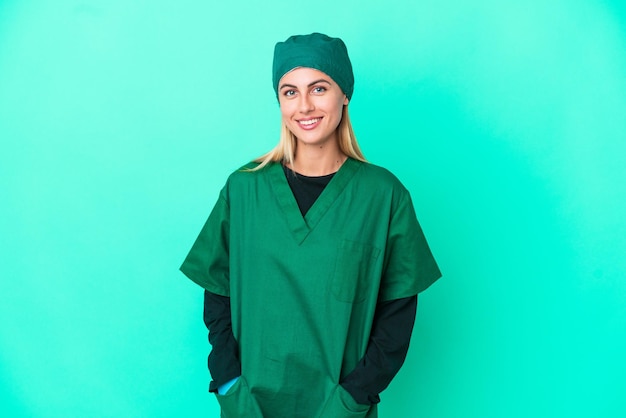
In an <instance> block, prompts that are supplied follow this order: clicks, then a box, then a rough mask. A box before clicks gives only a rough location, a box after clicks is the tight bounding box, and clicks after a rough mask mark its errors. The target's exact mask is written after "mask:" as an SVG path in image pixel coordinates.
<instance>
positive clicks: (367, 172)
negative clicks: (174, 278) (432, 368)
mask: <svg viewBox="0 0 626 418" xmlns="http://www.w3.org/2000/svg"><path fill="white" fill-rule="evenodd" d="M250 167H253V166H248V168H250ZM181 270H182V272H183V273H184V274H185V275H186V276H188V277H189V278H190V279H191V280H193V281H195V282H196V283H197V284H199V285H200V286H202V287H204V288H205V289H207V290H208V291H210V292H213V293H216V294H219V295H223V296H229V297H230V300H231V310H232V328H233V334H234V336H235V339H236V340H237V342H238V344H239V348H240V360H241V371H242V376H241V378H240V379H239V380H238V381H237V383H236V384H235V385H234V386H233V387H232V388H231V390H230V391H229V392H228V393H227V394H226V395H217V398H218V401H219V403H220V406H221V410H222V417H227V418H230V417H233V418H234V417H250V418H255V417H266V418H275V417H289V418H297V417H302V418H315V417H320V418H324V417H332V418H342V417H346V418H348V417H368V418H371V417H377V408H376V405H373V406H371V407H369V406H366V405H359V404H357V403H356V402H355V401H354V399H353V398H352V397H351V396H350V394H349V393H347V392H346V391H345V390H344V389H343V387H342V386H341V385H339V382H340V381H341V379H342V378H343V377H344V376H346V375H347V374H348V373H350V371H352V370H353V369H354V367H355V366H356V365H357V363H358V361H359V360H360V359H361V357H363V355H364V354H365V350H366V348H367V344H368V339H369V335H370V330H371V328H372V322H373V318H374V312H375V310H376V305H377V303H378V302H381V301H386V300H392V299H398V298H403V297H409V296H413V295H415V294H417V293H419V292H421V291H423V290H424V289H426V288H427V287H428V286H430V285H431V284H432V283H433V282H434V281H435V280H437V279H438V278H439V277H440V276H441V274H440V272H439V269H438V267H437V264H436V263H435V260H434V258H433V256H432V254H431V251H430V249H429V247H428V244H427V242H426V239H425V238H424V235H423V233H422V230H421V228H420V226H419V224H418V221H417V219H416V216H415V212H414V209H413V205H412V202H411V198H410V196H409V193H408V191H407V190H406V189H405V188H404V186H403V185H402V184H401V183H400V182H399V181H398V179H397V178H396V177H394V176H393V175H392V174H391V173H390V172H388V171H387V170H385V169H383V168H381V167H378V166H375V165H373V164H369V163H363V162H359V161H356V160H353V159H348V160H346V162H345V163H344V164H343V165H342V166H341V168H340V169H339V171H338V172H337V173H336V174H335V176H334V177H333V179H332V180H331V181H330V183H329V184H328V186H326V188H325V189H324V191H323V192H322V194H321V195H320V196H319V198H318V199H317V200H316V202H315V203H314V204H313V206H312V207H311V209H309V211H308V212H307V214H306V216H305V217H302V215H301V213H300V210H299V208H298V205H297V203H296V200H295V198H294V196H293V193H292V191H291V189H290V188H289V184H288V183H287V179H286V178H285V174H284V172H283V169H282V167H281V165H280V164H277V163H274V164H270V165H268V166H266V167H265V168H263V169H261V170H258V171H253V172H251V171H246V170H245V169H242V170H239V171H236V172H235V173H233V174H232V175H231V176H230V177H229V178H228V181H227V183H226V185H225V187H224V188H223V189H222V191H221V192H220V196H219V199H218V201H217V203H216V205H215V207H214V208H213V211H212V212H211V214H210V216H209V218H208V220H207V222H206V224H205V225H204V227H203V229H202V231H201V232H200V235H199V236H198V238H197V240H196V242H195V244H194V245H193V247H192V249H191V251H190V252H189V254H188V256H187V258H186V259H185V261H184V263H183V265H182V267H181Z"/></svg>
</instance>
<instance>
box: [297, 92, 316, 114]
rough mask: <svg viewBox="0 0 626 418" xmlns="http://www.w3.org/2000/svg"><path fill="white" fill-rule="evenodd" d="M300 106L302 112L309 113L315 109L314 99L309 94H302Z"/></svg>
mask: <svg viewBox="0 0 626 418" xmlns="http://www.w3.org/2000/svg"><path fill="white" fill-rule="evenodd" d="M299 108H300V112H301V113H309V112H311V111H313V110H314V109H315V104H314V103H313V99H312V98H311V96H309V95H308V94H303V95H301V96H300V103H299Z"/></svg>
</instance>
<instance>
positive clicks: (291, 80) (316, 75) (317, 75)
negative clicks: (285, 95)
mask: <svg viewBox="0 0 626 418" xmlns="http://www.w3.org/2000/svg"><path fill="white" fill-rule="evenodd" d="M318 80H326V81H328V82H329V83H331V84H334V81H333V79H332V78H330V76H329V75H328V74H326V73H325V72H323V71H320V70H316V69H315V68H309V67H298V68H294V69H293V70H291V71H289V72H288V73H286V74H285V75H284V76H283V77H282V78H281V79H280V82H279V83H278V85H279V86H282V85H283V84H292V85H296V86H297V85H300V84H302V85H308V84H310V83H312V82H315V81H318Z"/></svg>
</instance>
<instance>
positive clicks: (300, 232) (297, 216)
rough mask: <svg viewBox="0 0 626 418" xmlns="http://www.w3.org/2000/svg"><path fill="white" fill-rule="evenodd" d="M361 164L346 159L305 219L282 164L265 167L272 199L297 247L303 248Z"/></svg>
mask: <svg viewBox="0 0 626 418" xmlns="http://www.w3.org/2000/svg"><path fill="white" fill-rule="evenodd" d="M361 164H362V163H361V162H360V161H357V160H355V159H352V158H348V159H347V160H346V161H345V162H344V163H343V164H342V165H341V167H340V168H339V170H338V171H337V172H336V173H335V175H334V176H333V178H332V179H331V180H330V182H329V183H328V185H327V186H326V187H325V188H324V191H322V194H320V196H319V197H318V198H317V200H316V201H315V203H313V206H311V208H310V209H309V211H308V212H307V213H306V216H304V217H303V216H302V213H300V209H299V208H298V203H297V202H296V198H295V197H294V195H293V192H292V191H291V188H290V187H289V183H288V182H287V178H286V177H285V173H284V171H283V168H282V167H281V164H279V163H274V164H272V165H271V166H269V167H268V174H269V176H270V183H271V184H272V189H273V191H274V195H275V197H276V199H277V200H278V204H279V206H280V207H281V209H282V210H283V212H284V214H285V218H286V220H287V225H288V226H289V229H290V230H291V233H292V234H293V235H294V238H295V239H296V240H297V241H298V244H302V242H304V240H305V239H306V237H307V236H308V235H309V233H310V232H311V231H312V230H313V229H315V226H316V225H317V224H318V223H319V221H320V220H321V219H322V218H323V217H324V215H325V214H326V212H327V211H328V209H330V207H331V206H332V204H333V203H334V202H335V200H337V198H338V197H339V195H340V194H341V193H342V192H343V190H344V189H345V187H346V185H347V184H348V182H349V181H350V180H351V179H352V177H353V176H354V174H355V173H356V171H357V170H358V169H359V167H360V166H361Z"/></svg>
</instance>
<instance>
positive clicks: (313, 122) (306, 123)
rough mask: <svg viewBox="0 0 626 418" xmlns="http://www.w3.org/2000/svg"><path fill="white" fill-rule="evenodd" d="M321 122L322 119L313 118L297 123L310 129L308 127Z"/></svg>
mask: <svg viewBox="0 0 626 418" xmlns="http://www.w3.org/2000/svg"><path fill="white" fill-rule="evenodd" d="M321 120H322V118H314V119H307V120H299V121H298V123H299V124H300V125H302V126H306V127H310V126H313V125H315V124H316V123H318V122H319V121H321Z"/></svg>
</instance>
